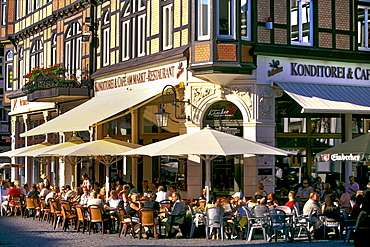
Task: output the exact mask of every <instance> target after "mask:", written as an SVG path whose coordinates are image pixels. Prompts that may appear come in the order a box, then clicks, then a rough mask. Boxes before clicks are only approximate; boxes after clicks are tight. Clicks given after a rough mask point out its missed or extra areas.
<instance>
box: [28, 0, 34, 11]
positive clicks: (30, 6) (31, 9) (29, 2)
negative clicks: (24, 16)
mask: <svg viewBox="0 0 370 247" xmlns="http://www.w3.org/2000/svg"><path fill="white" fill-rule="evenodd" d="M32 1H33V0H27V13H28V14H29V13H31V12H32V11H33V8H32V6H33V2H32Z"/></svg>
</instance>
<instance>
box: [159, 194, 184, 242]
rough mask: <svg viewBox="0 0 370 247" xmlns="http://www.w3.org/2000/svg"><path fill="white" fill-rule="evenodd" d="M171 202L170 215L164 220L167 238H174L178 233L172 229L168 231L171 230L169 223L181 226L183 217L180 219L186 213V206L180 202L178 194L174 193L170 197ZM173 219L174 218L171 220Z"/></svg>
mask: <svg viewBox="0 0 370 247" xmlns="http://www.w3.org/2000/svg"><path fill="white" fill-rule="evenodd" d="M172 202H173V206H172V210H171V213H170V215H169V216H168V217H167V218H166V219H164V220H166V221H165V222H166V231H167V232H168V236H169V237H175V236H176V234H177V233H178V232H179V231H178V230H176V229H174V228H173V227H172V229H171V231H170V228H171V221H173V223H177V224H182V223H183V221H184V218H185V217H182V216H183V215H185V213H186V205H185V203H184V202H183V201H181V196H180V194H179V193H177V192H176V193H174V194H173V196H172ZM173 217H175V218H173Z"/></svg>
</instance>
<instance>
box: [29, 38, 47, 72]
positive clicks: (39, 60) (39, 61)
mask: <svg viewBox="0 0 370 247" xmlns="http://www.w3.org/2000/svg"><path fill="white" fill-rule="evenodd" d="M43 49H44V47H43V44H42V41H41V40H39V39H38V40H36V41H34V42H33V44H32V47H31V70H32V69H33V68H35V67H42V66H44V63H43V61H44V57H43Z"/></svg>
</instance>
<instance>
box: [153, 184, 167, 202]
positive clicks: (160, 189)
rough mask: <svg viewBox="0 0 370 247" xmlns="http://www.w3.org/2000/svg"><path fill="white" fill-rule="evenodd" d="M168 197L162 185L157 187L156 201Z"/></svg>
mask: <svg viewBox="0 0 370 247" xmlns="http://www.w3.org/2000/svg"><path fill="white" fill-rule="evenodd" d="M167 199H168V195H167V193H166V192H165V191H164V187H163V186H159V187H158V192H157V199H156V201H157V202H161V201H163V200H167Z"/></svg>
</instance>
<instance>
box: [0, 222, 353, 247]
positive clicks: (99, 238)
mask: <svg viewBox="0 0 370 247" xmlns="http://www.w3.org/2000/svg"><path fill="white" fill-rule="evenodd" d="M180 236H181V235H180V234H179V235H178V237H177V238H175V239H158V240H155V239H153V238H150V239H149V240H147V239H141V240H139V239H138V238H135V239H133V238H132V237H131V236H127V237H122V238H119V237H118V234H104V235H102V234H101V233H99V234H93V233H91V235H89V234H88V233H85V234H82V232H79V233H76V232H75V231H72V230H67V231H66V232H62V231H61V230H60V227H59V229H57V230H56V231H53V230H52V226H51V224H50V223H47V222H40V221H38V220H33V219H32V218H27V219H25V218H21V217H20V216H17V217H3V218H0V246H17V247H18V246H29V247H33V246H43V247H46V246H62V245H63V246H89V247H92V246H192V247H193V246H248V247H253V246H258V247H265V246H266V247H267V246H291V247H296V246H317V247H319V246H327V247H338V246H343V247H345V246H353V245H343V244H342V241H337V240H330V241H327V240H320V241H316V240H313V241H312V242H311V243H309V242H307V241H296V242H294V243H290V244H286V243H284V242H282V240H280V242H277V243H275V242H272V243H264V241H263V240H252V241H251V242H249V243H247V242H246V241H245V240H225V241H222V240H208V241H206V240H205V239H182V238H181V237H180Z"/></svg>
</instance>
